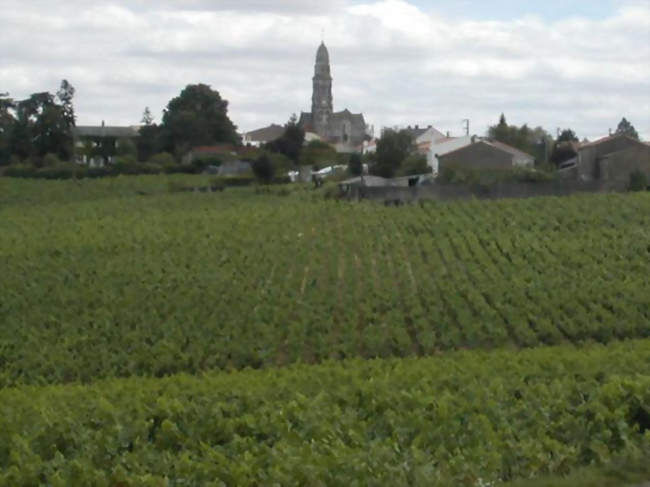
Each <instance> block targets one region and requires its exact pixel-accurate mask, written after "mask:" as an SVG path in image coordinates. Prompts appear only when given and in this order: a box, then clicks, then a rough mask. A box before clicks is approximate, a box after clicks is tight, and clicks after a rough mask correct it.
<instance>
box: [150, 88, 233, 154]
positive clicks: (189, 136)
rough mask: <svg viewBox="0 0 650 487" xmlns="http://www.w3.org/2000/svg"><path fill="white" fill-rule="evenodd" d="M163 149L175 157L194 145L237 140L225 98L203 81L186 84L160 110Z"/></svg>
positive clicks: (231, 142)
mask: <svg viewBox="0 0 650 487" xmlns="http://www.w3.org/2000/svg"><path fill="white" fill-rule="evenodd" d="M161 131H162V134H161V135H162V138H163V144H164V150H166V151H168V152H171V153H173V154H175V155H176V156H177V157H180V156H181V155H183V154H185V153H187V152H188V151H189V150H191V149H192V148H193V147H197V146H202V145H213V144H217V143H230V144H240V143H241V138H240V137H239V135H238V134H237V127H236V126H235V125H234V124H233V123H232V121H231V120H230V118H228V102H227V101H226V100H224V99H222V98H221V95H219V92H218V91H216V90H213V89H212V88H211V87H210V86H208V85H205V84H196V85H187V86H186V87H185V88H184V89H183V91H181V93H180V95H179V96H177V97H175V98H173V99H172V100H170V102H169V103H168V104H167V107H166V108H165V110H164V112H163V118H162V125H161Z"/></svg>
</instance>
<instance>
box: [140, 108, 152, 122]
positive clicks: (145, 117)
mask: <svg viewBox="0 0 650 487" xmlns="http://www.w3.org/2000/svg"><path fill="white" fill-rule="evenodd" d="M141 122H142V124H143V125H145V126H149V125H151V124H152V123H153V115H152V114H151V110H149V107H144V112H142V120H141Z"/></svg>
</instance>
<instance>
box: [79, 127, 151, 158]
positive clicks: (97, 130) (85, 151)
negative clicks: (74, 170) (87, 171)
mask: <svg viewBox="0 0 650 487" xmlns="http://www.w3.org/2000/svg"><path fill="white" fill-rule="evenodd" d="M139 130H140V127H138V126H126V127H123V126H116V125H106V124H105V123H104V121H103V120H102V124H101V125H79V126H77V127H74V129H73V131H72V136H73V140H74V152H75V156H74V158H75V161H76V162H77V163H79V164H86V165H88V166H91V167H99V166H104V165H105V164H112V163H113V162H114V159H115V155H116V154H117V152H118V149H119V148H120V146H121V145H123V144H127V143H132V142H134V141H135V140H136V139H137V137H138V136H139ZM127 141H129V142H127Z"/></svg>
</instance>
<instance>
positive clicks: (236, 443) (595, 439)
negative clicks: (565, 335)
mask: <svg viewBox="0 0 650 487" xmlns="http://www.w3.org/2000/svg"><path fill="white" fill-rule="evenodd" d="M648 403H650V342H649V341H648V340H641V341H637V342H627V343H624V344H612V345H610V346H609V347H604V346H589V347H587V348H585V349H583V350H575V349H572V348H569V347H563V348H546V349H538V350H528V351H525V352H515V351H493V352H477V351H473V352H456V353H450V354H447V355H446V356H445V357H436V358H422V359H402V360H396V359H388V360H380V361H360V360H353V361H345V362H342V363H335V362H332V363H329V364H325V365H321V366H311V367H310V366H304V365H303V366H297V367H296V366H294V367H290V368H283V369H279V370H265V371H246V372H239V373H234V374H209V375H202V376H200V377H189V376H186V375H180V376H175V377H172V378H163V379H119V380H111V381H106V382H98V383H96V384H93V385H90V386H72V385H67V386H47V387H40V388H24V389H7V390H4V391H0V445H3V446H0V472H2V471H4V473H0V485H3V486H5V485H6V486H16V485H38V484H39V483H40V482H42V479H43V478H47V479H48V481H49V482H50V484H49V485H54V486H68V485H113V486H118V485H119V486H122V485H134V486H141V485H145V486H147V485H148V486H163V485H228V486H230V485H233V486H257V485H377V486H383V485H397V486H401V485H414V486H429V485H445V486H447V485H448V486H459V485H469V486H474V485H492V483H494V482H497V481H508V480H511V479H515V478H527V477H531V476H539V475H542V474H545V473H549V472H555V473H567V472H570V471H571V469H572V468H573V467H575V466H576V465H582V464H584V465H588V464H592V463H598V462H608V461H609V460H610V459H611V458H612V457H618V456H620V455H626V456H627V457H628V458H630V459H636V460H637V461H638V459H642V460H643V458H644V455H647V453H648V452H650V424H646V425H645V428H646V430H645V431H646V432H645V434H641V433H640V432H639V431H640V429H639V428H640V427H641V426H643V424H642V420H641V419H639V418H640V414H639V411H640V410H641V407H642V406H643V405H644V404H645V405H647V404H648ZM406 412H408V413H406ZM645 460H646V461H645V466H646V467H645V473H646V475H649V476H650V469H648V467H647V458H646V459H645ZM480 482H483V483H482V484H481V483H480Z"/></svg>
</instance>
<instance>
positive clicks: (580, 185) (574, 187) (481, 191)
mask: <svg viewBox="0 0 650 487" xmlns="http://www.w3.org/2000/svg"><path fill="white" fill-rule="evenodd" d="M620 189H624V188H623V187H616V186H615V185H612V184H610V183H603V182H578V181H552V182H548V183H523V182H502V183H496V184H492V185H489V186H488V185H485V186H483V185H469V184H427V185H421V186H413V187H410V188H409V187H362V186H353V187H350V189H349V191H348V193H347V194H343V195H342V196H343V197H346V198H348V199H368V200H373V201H382V202H386V203H396V204H397V203H409V202H414V201H418V200H438V201H448V200H455V199H470V198H478V199H499V198H532V197H536V196H567V195H570V194H574V193H580V192H590V193H602V192H607V191H613V190H620Z"/></svg>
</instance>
